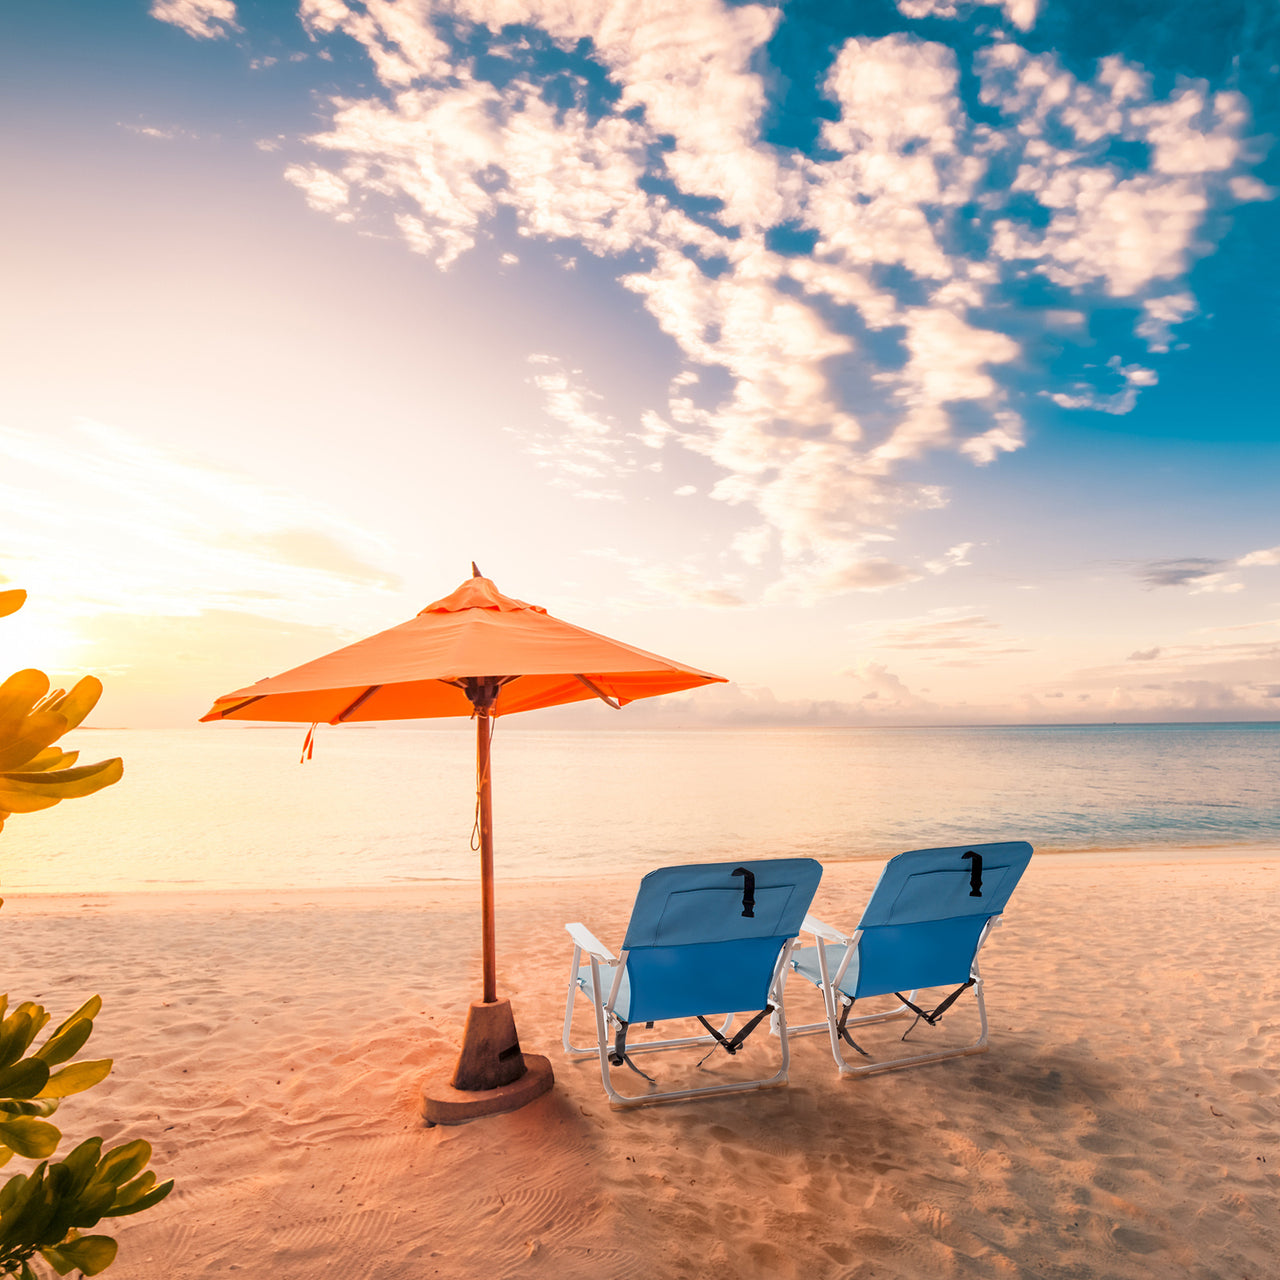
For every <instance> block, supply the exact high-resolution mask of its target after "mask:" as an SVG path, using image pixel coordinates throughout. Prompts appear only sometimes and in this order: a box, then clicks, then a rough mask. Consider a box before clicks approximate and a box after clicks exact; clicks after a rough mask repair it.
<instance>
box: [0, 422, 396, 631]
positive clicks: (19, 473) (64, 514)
mask: <svg viewBox="0 0 1280 1280" xmlns="http://www.w3.org/2000/svg"><path fill="white" fill-rule="evenodd" d="M0 457H2V458H3V459H4V466H3V468H2V469H0V508H3V510H4V511H5V512H6V513H7V515H8V517H9V520H10V533H9V535H8V537H7V539H6V543H5V548H4V558H5V561H6V565H7V567H6V569H5V572H6V574H7V575H8V576H9V577H11V578H14V579H15V580H17V579H18V578H21V580H22V584H23V585H25V586H27V587H29V589H31V590H32V591H33V592H38V593H40V594H44V595H47V596H48V597H49V598H51V599H56V600H58V601H59V602H60V604H59V607H60V608H64V609H65V610H67V611H68V612H70V613H74V614H81V615H83V614H89V613H103V614H107V613H130V614H140V615H142V614H155V615H184V616H190V615H193V614H196V613H199V612H200V611H202V610H205V609H233V610H235V609H239V610H244V611H247V612H264V611H268V610H269V611H271V612H273V613H275V614H276V615H277V616H279V617H281V618H284V619H287V620H290V621H295V622H300V623H305V622H322V621H323V620H324V618H325V616H326V615H327V616H332V610H333V602H334V601H342V602H344V603H345V602H349V601H352V600H357V599H358V600H361V601H363V602H366V603H367V601H368V599H369V598H372V597H374V596H376V595H377V594H378V593H379V592H385V591H387V590H389V589H391V588H393V587H395V586H396V585H397V584H396V582H395V581H394V579H393V578H392V576H391V575H390V574H388V573H387V572H386V571H385V570H384V569H382V568H380V567H379V564H378V562H379V560H381V559H382V558H383V556H384V555H385V550H386V548H385V547H384V546H383V545H382V543H381V542H380V541H379V540H378V539H377V538H375V537H373V536H372V535H370V534H369V533H368V532H367V531H365V530H363V529H358V528H355V527H353V526H351V525H350V524H349V523H347V522H346V521H344V520H342V519H341V518H340V517H338V516H337V515H336V514H335V513H333V512H331V511H328V510H326V509H324V508H322V507H319V506H316V505H314V504H312V503H309V502H306V501H303V500H302V499H300V498H299V497H297V496H296V495H294V494H291V493H289V492H286V491H282V490H278V489H273V488H270V487H267V486H263V485H261V484H258V483H256V482H254V481H252V480H251V479H249V478H248V477H247V476H244V475H240V474H238V473H234V472H230V471H227V470H223V469H221V468H217V467H211V466H207V465H205V464H203V463H201V462H200V461H199V460H197V459H191V458H186V457H183V456H180V455H178V454H176V453H174V452H171V451H169V450H166V449H163V448H160V447H157V446H155V445H151V444H148V443H147V442H145V441H144V440H143V439H141V438H140V437H138V436H135V435H132V434H130V433H128V432H125V431H122V430H120V429H118V428H115V427H109V426H105V425H103V424H100V423H95V422H80V423H78V424H77V425H76V426H75V428H74V429H73V430H72V431H70V432H64V433H56V432H41V433H36V432H27V431H19V430H15V429H10V428H4V427H0ZM103 493H110V494H111V495H112V497H113V502H112V503H111V504H109V505H104V504H103V503H102V501H101V495H102V494H103ZM51 495H56V496H51Z"/></svg>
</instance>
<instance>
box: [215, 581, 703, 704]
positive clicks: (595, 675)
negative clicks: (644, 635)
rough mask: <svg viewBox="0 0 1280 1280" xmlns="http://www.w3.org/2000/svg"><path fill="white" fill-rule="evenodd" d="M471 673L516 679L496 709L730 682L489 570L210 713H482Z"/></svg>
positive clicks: (229, 697) (629, 697) (629, 698)
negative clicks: (567, 616)
mask: <svg viewBox="0 0 1280 1280" xmlns="http://www.w3.org/2000/svg"><path fill="white" fill-rule="evenodd" d="M468 677H493V678H496V679H498V680H501V681H503V682H504V683H502V686H501V688H500V689H499V691H498V696H497V701H496V702H495V703H494V704H493V707H492V709H491V712H490V714H492V715H495V716H496V715H510V714H512V713H513V712H517V711H531V710H533V709H535V708H537V707H552V706H558V705H559V704H561V703H566V702H580V701H583V700H585V699H588V698H594V697H597V696H599V695H600V694H604V695H606V696H607V697H609V698H611V699H613V700H614V701H615V702H617V703H618V704H619V705H620V706H621V705H623V704H624V703H627V702H634V701H635V700H636V699H637V698H648V697H653V696H654V695H656V694H662V693H676V692H679V691H680V690H682V689H693V688H696V687H697V686H698V685H703V684H712V683H715V682H723V681H724V676H716V675H711V674H710V673H708V672H706V671H699V670H697V669H696V668H694V667H686V666H684V665H682V664H681V663H678V662H672V661H671V660H670V659H668V658H661V657H659V656H658V655H657V654H653V653H647V652H645V650H643V649H636V648H633V647H632V646H631V645H628V644H622V643H621V642H619V641H617V640H609V639H607V638H606V637H604V636H600V635H596V634H595V633H594V632H592V631H585V630H583V629H582V628H581V627H575V626H573V625H571V624H570V623H568V622H562V621H561V620H560V619H559V618H554V617H552V616H551V615H550V614H549V613H547V611H546V610H545V609H542V608H540V607H539V606H538V605H531V604H525V603H524V602H523V601H521V600H515V599H512V598H511V597H510V596H504V595H502V594H501V593H500V592H499V591H498V589H497V588H496V587H495V586H494V585H493V583H492V582H491V581H490V580H489V579H488V578H482V577H478V576H477V577H473V578H471V579H469V580H468V581H466V582H464V583H463V584H462V585H461V586H460V587H459V588H458V589H457V590H456V591H454V592H453V593H452V595H448V596H445V597H444V599H442V600H437V601H436V602H435V603H434V604H429V605H428V606H427V607H426V608H425V609H423V610H422V612H421V613H419V614H418V616H417V617H416V618H411V619H410V620H409V621H408V622H402V623H401V624H400V625H399V626H397V627H392V628H391V629H390V630H388V631H381V632H379V633H378V634H377V635H374V636H370V637H369V638H368V639H366V640H360V641H357V642H356V643H355V644H352V645H348V646H347V647H346V648H344V649H337V650H335V651H334V652H333V653H330V654H326V655H325V656H324V657H323V658H317V659H316V660H315V661H314V662H307V663H304V664H303V665H302V666H300V667H294V668H293V670H292V671H286V672H284V673H283V674H282V675H278V676H271V677H269V678H268V679H266V680H259V681H258V683H257V684H253V685H250V686H248V687H247V688H244V689H237V690H236V691H235V692H234V693H228V694H226V695H224V696H223V697H221V698H219V699H217V701H216V702H215V703H214V704H213V707H212V709H211V710H210V711H209V712H208V714H206V715H204V716H202V717H201V720H202V721H204V720H285V721H294V722H301V723H307V724H309V723H324V722H327V723H329V724H341V723H345V722H351V721H360V720H418V719H430V718H434V717H439V716H470V715H471V714H472V710H473V707H472V703H471V701H470V700H469V699H468V697H467V695H466V693H465V692H464V691H463V688H462V687H461V682H462V681H463V680H466V679H467V678H468ZM454 681H456V682H459V683H457V684H455V683H451V682H454Z"/></svg>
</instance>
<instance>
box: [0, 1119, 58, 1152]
mask: <svg viewBox="0 0 1280 1280" xmlns="http://www.w3.org/2000/svg"><path fill="white" fill-rule="evenodd" d="M61 1137H62V1134H61V1133H60V1132H59V1131H58V1130H57V1129H56V1128H55V1127H54V1126H53V1125H51V1124H50V1123H49V1122H48V1121H47V1120H37V1119H35V1118H34V1117H32V1116H19V1117H18V1118H17V1119H16V1120H0V1142H3V1143H4V1144H5V1146H7V1147H9V1148H11V1149H12V1150H13V1151H16V1152H17V1153H18V1155H20V1156H26V1157H27V1159H29V1160H42V1159H44V1157H45V1156H50V1155H52V1154H53V1153H54V1151H56V1150H57V1147H58V1142H59V1140H60V1139H61Z"/></svg>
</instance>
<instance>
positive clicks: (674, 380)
mask: <svg viewBox="0 0 1280 1280" xmlns="http://www.w3.org/2000/svg"><path fill="white" fill-rule="evenodd" d="M0 25H2V27H3V30H0V66H2V72H3V76H2V80H0V103H2V108H3V113H4V129H3V137H2V138H0V146H2V147H3V152H4V159H5V164H6V172H7V173H8V174H9V176H10V190H11V192H12V193H13V194H12V196H11V198H10V199H9V200H7V201H6V202H5V204H4V208H3V210H2V211H0V217H2V218H3V219H4V222H5V224H6V226H5V236H4V243H5V247H6V256H7V257H8V258H9V259H10V261H9V265H8V267H7V268H6V278H7V280H8V281H9V282H10V283H11V285H12V287H11V288H9V287H7V288H6V290H5V297H4V299H3V300H0V323H2V324H3V326H4V332H3V343H4V349H5V351H6V353H7V356H8V363H9V369H8V371H7V372H6V376H5V378H4V380H3V385H2V386H0V459H3V469H2V470H0V502H2V503H3V506H4V509H5V510H6V514H7V515H8V516H9V525H10V536H9V537H8V538H7V539H6V540H5V545H4V546H3V547H0V583H4V584H6V585H7V584H12V585H20V586H25V587H27V588H28V590H29V591H30V592H31V594H32V599H31V603H30V604H29V605H28V607H27V609H26V610H24V612H23V613H22V614H21V615H17V616H15V617H14V618H11V619H9V620H7V623H6V628H5V633H4V638H3V640H0V656H7V657H8V658H9V667H8V668H7V669H12V668H13V667H14V666H18V665H22V664H24V663H33V664H36V665H44V666H61V667H62V668H63V669H65V670H67V671H72V670H85V669H88V670H95V671H98V672H100V673H101V674H102V675H103V676H104V679H105V680H106V683H107V688H108V694H107V697H106V698H105V699H104V702H103V704H102V712H101V713H100V718H105V719H106V720H109V721H111V722H113V723H136V724H181V723H187V722H189V721H190V719H191V718H193V717H194V716H195V715H198V714H199V713H200V712H201V711H202V710H203V709H204V708H205V706H207V704H208V703H209V701H210V700H211V699H212V697H214V696H216V695H217V694H219V693H222V692H225V691H226V690H227V689H230V688H235V687H239V686H241V685H243V684H245V683H247V682H249V681H250V680H252V679H256V678H258V677H259V676H262V675H266V674H269V673H271V672H273V671H276V670H280V669H282V668H285V667H288V666H292V665H295V664H296V663H298V662H301V661H305V660H307V659H309V658H311V657H313V656H315V655H316V654H318V653H320V652H323V651H325V650H327V649H329V648H332V647H334V646H335V645H337V644H339V643H342V642H344V641H346V640H348V639H351V638H354V637H356V636H358V635H361V634H366V633H368V632H370V631H373V630H378V629H381V628H382V627H385V626H388V625H392V624H394V623H395V622H398V621H400V620H402V619H403V618H404V617H406V616H408V615H409V614H411V613H412V612H414V611H416V610H417V609H418V608H420V607H421V606H422V605H423V604H425V603H426V602H427V601H429V600H431V599H434V598H436V597H437V596H440V595H443V594H445V593H447V592H448V591H449V590H450V589H452V587H453V586H455V585H456V583H457V581H458V580H460V579H461V578H462V577H463V576H465V574H466V573H467V572H468V571H469V564H470V561H471V560H472V559H475V560H476V561H478V562H479V564H480V565H481V567H482V568H483V569H484V571H485V572H486V573H487V574H489V575H490V576H491V577H493V578H494V579H495V581H497V583H498V585H499V587H500V588H502V589H503V590H505V591H507V592H509V593H510V594H514V595H517V596H521V597H522V598H525V599H530V600H535V601H537V602H538V603H541V604H543V605H545V606H546V607H548V608H549V609H550V610H551V611H552V612H553V613H557V614H559V615H560V616H563V617H566V618H569V619H570V620H572V621H576V622H580V623H582V624H583V625H586V626H590V627H592V628H594V629H596V630H600V631H603V632H606V633H609V634H613V635H617V636H619V637H620V638H624V639H628V640H630V641H631V642H633V643H637V644H641V645H644V646H645V647H648V648H652V649H655V650H657V651H658V652H663V653H667V654H669V655H671V656H673V657H677V658H680V659H683V660H685V661H688V662H692V663H694V664H695V665H698V666H701V667H704V668H707V669H710V670H714V671H718V672H720V673H721V674H724V675H726V676H728V677H729V679H730V681H731V682H732V683H731V685H730V686H728V687H721V688H716V689H709V690H706V691H703V692H702V693H700V694H698V695H695V696H694V698H693V700H692V701H687V700H670V702H671V705H670V706H668V707H662V706H661V705H660V704H655V705H654V706H653V707H651V708H647V709H641V708H633V709H631V711H629V712H628V715H629V716H633V717H634V719H635V721H636V722H637V723H638V722H640V720H641V719H642V718H644V717H647V718H648V720H650V721H656V722H665V721H666V720H670V719H671V718H673V717H674V718H677V719H679V720H680V722H682V723H694V722H708V723H718V722H726V721H727V722H732V723H738V722H751V721H757V722H758V721H764V722H771V723H772V722H779V721H780V722H800V723H804V722H810V721H815V720H816V721H822V722H837V723H842V722H849V723H888V724H892V723H912V722H916V723H919V722H925V723H938V722H970V721H976V722H987V721H1020V720H1025V721H1034V722H1045V721H1057V720H1063V721H1072V720H1083V721H1092V720H1105V721H1110V720H1137V721H1141V720H1178V719H1234V718H1247V719H1274V718H1277V708H1280V663H1277V655H1278V654H1280V521H1278V520H1277V518H1276V515H1275V511H1276V507H1277V503H1276V489H1277V486H1276V482H1275V479H1274V477H1275V476H1276V474H1277V464H1280V429H1278V425H1277V417H1278V415H1277V412H1276V407H1275V405H1276V396H1275V392H1274V388H1273V385H1272V384H1273V377H1274V375H1273V373H1272V368H1273V365H1274V355H1273V352H1274V350H1275V348H1276V345H1277V339H1280V320H1278V319H1277V316H1278V315H1280V311H1278V309H1277V301H1278V300H1280V266H1277V262H1276V254H1275V245H1276V243H1277V241H1278V239H1280V237H1278V234H1277V233H1278V232H1280V225H1278V222H1280V216H1278V214H1277V201H1276V195H1277V192H1278V191H1280V156H1278V152H1277V148H1276V146H1275V142H1274V139H1275V136H1276V134H1277V131H1278V130H1280V13H1278V12H1277V10H1276V8H1275V6H1274V5H1273V4H1270V3H1260V2H1253V0H1244V2H1241V3H1234V4H1222V5H1215V6H1213V7H1212V8H1211V9H1206V8H1205V7H1204V6H1200V5H1196V6H1192V5H1191V4H1188V3H1173V4H1163V5H1152V4H1144V3H1127V2H1122V3H1111V4H1106V5H1097V4H1078V3H1061V2H1054V0H1005V2H1004V3H1002V4H1001V3H997V4H987V5H979V4H970V3H965V2H964V0H955V2H954V3H951V2H949V0H897V3H891V2H888V0H886V2H885V3H856V4H855V3H832V2H824V3H817V2H813V3H789V4H780V5H772V6H770V5H744V4H727V3H724V0H681V2H680V3H674V2H667V0H647V2H646V0H629V2H628V3H606V2H605V0H577V2H576V3H569V2H566V0H557V2H553V0H399V2H398V3H392V2H391V0H367V2H366V3H363V4H361V3H356V0H302V3H300V4H296V3H295V4H287V3H283V2H280V3H276V2H274V0H273V2H266V0H264V2H262V3H245V2H239V0H234V2H233V0H154V2H153V3H150V4H148V3H147V2H146V0H140V2H139V3H124V2H121V0H112V2H110V3H99V4H89V3H57V2H54V3H48V4H43V5H40V6H24V7H21V8H19V7H16V6H11V7H10V9H9V10H8V11H7V12H6V14H5V16H4V17H3V18H2V19H0ZM575 714H590V713H575Z"/></svg>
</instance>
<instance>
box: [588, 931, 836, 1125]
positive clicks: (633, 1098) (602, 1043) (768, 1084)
mask: <svg viewBox="0 0 1280 1280" xmlns="http://www.w3.org/2000/svg"><path fill="white" fill-rule="evenodd" d="M565 929H566V930H567V931H568V933H569V936H570V937H571V938H572V939H573V963H572V965H571V967H570V969H569V991H568V995H567V998H566V1001H565V1012H564V1049H565V1052H566V1053H567V1054H568V1055H569V1056H570V1057H573V1058H589V1057H591V1056H592V1055H593V1054H598V1055H599V1058H600V1077H601V1079H602V1080H603V1082H604V1088H605V1092H606V1093H607V1094H608V1095H609V1105H610V1106H611V1107H612V1108H614V1109H615V1110H618V1109H623V1108H627V1107H640V1106H644V1105H646V1104H648V1103H653V1102H675V1101H679V1100H680V1099H683V1098H699V1097H706V1096H708V1095H710V1094H717V1093H745V1092H749V1091H751V1090H754V1089H770V1088H775V1087H777V1086H779V1085H784V1084H786V1083H787V1071H788V1068H789V1066H790V1062H791V1051H790V1046H789V1045H788V1043H787V1018H786V1011H785V1009H784V1007H783V1003H782V992H783V987H784V986H785V984H786V980H787V973H788V972H789V970H790V967H791V965H790V961H791V951H792V948H793V947H794V946H795V944H796V939H795V938H791V939H788V941H787V942H786V944H785V945H784V946H783V947H782V949H781V951H780V952H779V955H778V961H777V964H776V965H775V966H774V970H773V977H772V978H771V979H770V982H769V1003H770V1004H771V1005H772V1006H773V1017H772V1019H771V1022H770V1032H771V1034H774V1035H777V1036H778V1038H779V1039H780V1040H781V1042H782V1065H781V1066H780V1067H779V1069H778V1072H777V1074H776V1075H773V1076H770V1077H768V1078H767V1079H763V1080H744V1081H729V1082H726V1083H724V1084H715V1085H706V1086H703V1087H701V1088H695V1089H669V1090H665V1091H662V1090H659V1091H656V1092H653V1091H651V1092H648V1093H643V1094H626V1093H623V1092H621V1091H620V1090H619V1089H617V1088H616V1087H615V1086H614V1084H613V1081H612V1080H611V1078H610V1066H611V1065H612V1064H611V1063H610V1059H609V1054H610V1050H609V1028H610V1027H613V1028H615V1029H616V1028H618V1027H619V1026H620V1025H621V1023H620V1020H619V1019H618V1017H617V1015H616V1014H615V1013H614V1006H615V1004H616V1002H617V999H618V993H619V991H620V990H621V989H622V977H623V974H624V973H625V971H626V966H627V952H626V951H623V952H621V953H620V954H619V955H618V956H616V957H615V956H614V955H613V953H612V952H611V951H610V950H609V949H608V948H607V947H606V946H605V945H604V943H602V942H601V941H600V940H599V939H598V938H597V937H596V936H595V935H594V934H593V933H592V932H591V930H590V929H588V928H587V926H586V925H584V924H567V925H565ZM584 955H585V956H586V957H587V959H588V960H589V961H590V963H591V990H590V991H589V992H587V993H586V994H588V995H589V996H590V997H591V1003H592V1006H593V1010H594V1013H595V1022H596V1044H595V1045H593V1046H581V1045H575V1044H574V1043H573V1042H572V1034H573V1031H572V1024H573V1010H574V1003H575V1000H576V997H577V993H578V991H579V990H580V989H583V990H585V988H583V984H582V982H581V979H580V971H581V968H582V957H583V956H584ZM601 965H604V966H606V967H607V968H611V969H612V971H613V978H612V981H611V982H610V984H609V989H608V992H607V994H606V992H605V989H604V983H603V977H604V975H603V974H602V972H601ZM733 1019H734V1014H732V1013H730V1014H728V1015H727V1016H726V1017H725V1020H724V1023H723V1025H722V1026H721V1027H720V1034H721V1035H722V1036H727V1035H728V1032H729V1028H730V1027H731V1026H732V1024H733ZM815 1025H825V1024H815ZM716 1044H717V1041H716V1039H715V1037H714V1036H711V1035H696V1036H682V1037H676V1038H674V1039H666V1040H641V1041H636V1042H632V1041H628V1042H627V1057H631V1056H632V1055H633V1054H638V1053H652V1052H655V1051H657V1050H661V1049H680V1048H686V1047H688V1048H694V1047H702V1048H707V1047H711V1048H714V1047H715V1046H716Z"/></svg>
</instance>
